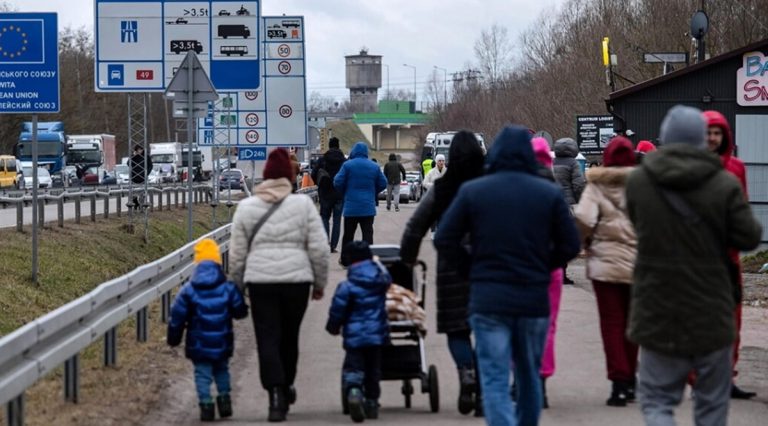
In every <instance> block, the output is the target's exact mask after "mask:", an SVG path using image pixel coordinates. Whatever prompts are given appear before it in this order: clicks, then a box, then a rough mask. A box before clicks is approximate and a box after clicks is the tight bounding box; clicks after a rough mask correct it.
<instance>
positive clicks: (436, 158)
mask: <svg viewBox="0 0 768 426" xmlns="http://www.w3.org/2000/svg"><path fill="white" fill-rule="evenodd" d="M435 161H445V155H443V154H437V157H435Z"/></svg>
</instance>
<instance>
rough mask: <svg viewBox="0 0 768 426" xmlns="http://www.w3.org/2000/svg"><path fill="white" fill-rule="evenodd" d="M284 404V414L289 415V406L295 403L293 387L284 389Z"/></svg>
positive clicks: (294, 388)
mask: <svg viewBox="0 0 768 426" xmlns="http://www.w3.org/2000/svg"><path fill="white" fill-rule="evenodd" d="M285 402H286V403H287V404H286V406H285V412H286V413H289V412H290V411H291V405H293V404H295V403H296V387H294V386H293V385H291V386H288V387H287V388H285Z"/></svg>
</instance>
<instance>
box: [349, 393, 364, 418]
mask: <svg viewBox="0 0 768 426" xmlns="http://www.w3.org/2000/svg"><path fill="white" fill-rule="evenodd" d="M347 405H348V406H349V417H351V418H352V421H353V422H355V423H362V422H364V421H365V407H364V405H365V398H363V392H362V391H361V390H360V389H358V388H352V389H350V390H349V393H348V394H347Z"/></svg>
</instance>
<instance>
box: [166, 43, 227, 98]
mask: <svg viewBox="0 0 768 426" xmlns="http://www.w3.org/2000/svg"><path fill="white" fill-rule="evenodd" d="M190 68H191V69H192V73H191V74H192V76H191V78H192V82H191V87H192V88H193V89H192V93H190V81H189V80H190V72H189V70H190ZM190 96H191V97H192V98H193V99H194V102H207V101H215V100H217V99H219V94H218V93H217V92H216V88H215V87H213V83H211V79H210V78H208V74H206V72H205V69H204V68H203V65H202V64H201V63H200V60H199V59H197V54H195V52H193V51H191V50H190V51H187V56H186V57H185V58H184V61H182V62H181V65H179V70H178V71H177V72H176V75H174V76H173V79H172V80H171V82H170V83H169V84H168V88H167V89H166V90H165V98H166V99H170V100H173V101H176V102H187V101H188V100H189V97H190Z"/></svg>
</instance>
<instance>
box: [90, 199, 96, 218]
mask: <svg viewBox="0 0 768 426" xmlns="http://www.w3.org/2000/svg"><path fill="white" fill-rule="evenodd" d="M91 222H96V195H95V194H92V195H91Z"/></svg>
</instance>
